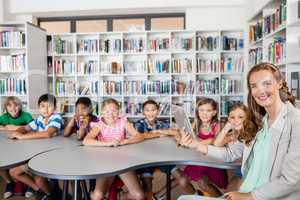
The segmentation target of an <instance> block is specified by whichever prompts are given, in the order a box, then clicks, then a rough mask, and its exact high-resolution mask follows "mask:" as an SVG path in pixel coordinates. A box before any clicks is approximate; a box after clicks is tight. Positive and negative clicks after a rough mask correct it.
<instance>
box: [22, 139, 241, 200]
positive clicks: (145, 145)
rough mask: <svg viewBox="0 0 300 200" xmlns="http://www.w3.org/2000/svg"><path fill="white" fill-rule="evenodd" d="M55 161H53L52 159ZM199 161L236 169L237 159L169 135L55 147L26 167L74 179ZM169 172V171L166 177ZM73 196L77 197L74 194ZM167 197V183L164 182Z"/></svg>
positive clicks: (50, 174) (60, 177)
mask: <svg viewBox="0 0 300 200" xmlns="http://www.w3.org/2000/svg"><path fill="white" fill-rule="evenodd" d="M54 161H55V162H54ZM173 164H175V165H201V166H209V167H216V168H223V169H236V168H238V167H240V163H224V162H221V161H219V160H216V159H213V158H210V157H207V156H204V155H201V153H200V152H196V151H193V150H190V149H186V148H182V147H177V146H176V144H175V141H174V140H173V139H172V138H169V137H163V138H156V139H152V140H146V141H143V142H141V143H137V144H132V145H125V146H120V147H117V148H116V147H86V146H81V147H74V148H69V149H57V150H53V151H49V152H45V153H42V154H39V155H37V156H35V157H33V158H32V159H31V160H30V161H29V163H28V166H29V169H30V170H31V171H32V172H33V173H34V174H36V175H39V176H43V177H47V178H55V179H63V180H75V185H77V180H85V179H95V178H99V177H104V176H113V175H117V174H120V173H123V172H125V171H128V170H136V169H139V168H143V167H148V166H158V165H173ZM169 178H170V173H168V179H167V180H169ZM75 199H76V198H75ZM167 199H170V183H167Z"/></svg>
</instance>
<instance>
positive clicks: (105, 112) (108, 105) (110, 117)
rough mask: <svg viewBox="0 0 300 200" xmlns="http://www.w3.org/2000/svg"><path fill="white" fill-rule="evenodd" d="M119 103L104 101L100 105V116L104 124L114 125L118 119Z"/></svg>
mask: <svg viewBox="0 0 300 200" xmlns="http://www.w3.org/2000/svg"><path fill="white" fill-rule="evenodd" d="M119 109H120V105H119V102H118V101H117V100H115V99H106V100H104V101H103V102H102V105H101V115H102V117H103V119H104V120H105V122H107V123H114V122H115V121H116V120H117V119H118V117H119Z"/></svg>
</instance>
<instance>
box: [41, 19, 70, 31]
mask: <svg viewBox="0 0 300 200" xmlns="http://www.w3.org/2000/svg"><path fill="white" fill-rule="evenodd" d="M70 24H71V23H70V21H49V22H48V21H45V22H41V23H40V27H42V28H44V29H46V31H47V33H48V34H54V33H70V32H71V28H70V27H71V26H70Z"/></svg>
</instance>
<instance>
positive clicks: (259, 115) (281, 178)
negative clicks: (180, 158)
mask: <svg viewBox="0 0 300 200" xmlns="http://www.w3.org/2000/svg"><path fill="white" fill-rule="evenodd" d="M247 87H248V91H249V94H248V106H249V109H250V111H251V115H252V116H253V121H254V122H255V124H256V126H257V132H256V134H254V135H253V134H252V135H250V134H248V135H247V134H245V135H244V138H242V141H237V142H235V143H234V144H232V145H229V146H227V147H215V146H211V145H204V144H201V143H199V141H197V140H195V139H193V138H192V137H191V136H190V135H188V134H187V133H185V132H182V135H181V138H180V141H179V142H180V144H181V145H183V146H186V147H190V148H195V149H197V150H198V151H200V152H202V153H204V154H206V155H208V156H211V157H214V158H217V159H221V160H223V161H224V162H233V161H235V160H237V159H239V158H241V157H242V174H243V178H244V181H243V184H242V185H241V187H240V189H239V191H236V192H229V193H226V194H225V195H224V196H225V198H226V199H230V200H268V199H270V200H274V199H276V200H279V199H281V200H299V199H300V110H298V109H296V108H295V107H294V103H295V98H294V97H293V96H292V95H291V93H290V92H289V90H288V87H287V84H286V81H285V79H284V77H283V76H282V74H281V72H280V70H279V69H278V68H277V67H276V66H275V65H273V64H269V63H261V64H258V65H255V66H254V67H253V68H251V70H250V71H249V72H248V75H247ZM199 199H200V197H199Z"/></svg>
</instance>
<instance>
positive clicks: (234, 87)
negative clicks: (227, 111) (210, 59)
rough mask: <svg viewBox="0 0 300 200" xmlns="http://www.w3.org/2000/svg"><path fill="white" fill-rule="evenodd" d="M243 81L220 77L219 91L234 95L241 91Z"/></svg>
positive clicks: (223, 93)
mask: <svg viewBox="0 0 300 200" xmlns="http://www.w3.org/2000/svg"><path fill="white" fill-rule="evenodd" d="M242 84H243V81H242V80H234V79H224V78H223V79H222V80H221V91H222V95H235V94H241V93H242V92H243V85H242Z"/></svg>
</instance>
